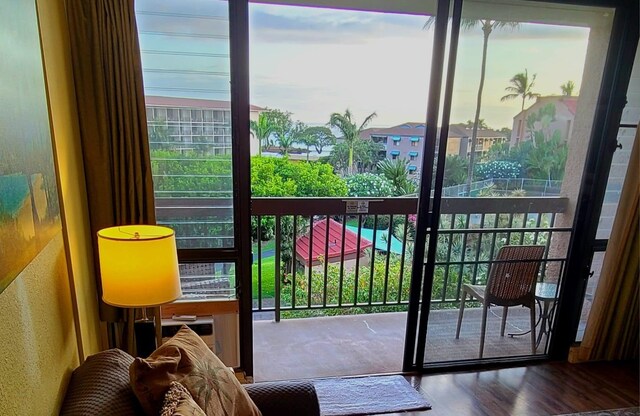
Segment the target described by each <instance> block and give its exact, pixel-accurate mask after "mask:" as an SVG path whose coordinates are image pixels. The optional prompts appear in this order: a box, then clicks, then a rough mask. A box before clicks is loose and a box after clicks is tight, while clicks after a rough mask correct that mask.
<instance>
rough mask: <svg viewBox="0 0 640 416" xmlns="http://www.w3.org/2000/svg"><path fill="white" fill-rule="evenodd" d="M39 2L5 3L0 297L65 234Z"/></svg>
mask: <svg viewBox="0 0 640 416" xmlns="http://www.w3.org/2000/svg"><path fill="white" fill-rule="evenodd" d="M37 22H38V20H37V16H36V9H35V2H34V1H33V0H12V1H3V2H0V56H1V57H2V58H0V292H2V291H4V289H6V287H7V286H8V285H9V284H10V283H11V282H12V281H13V280H14V279H15V278H16V276H17V275H18V274H19V273H20V271H21V270H22V269H24V267H25V266H26V265H28V264H29V263H30V262H31V261H32V260H33V258H34V257H35V256H36V255H37V254H38V253H39V252H40V251H41V250H42V249H43V248H44V247H45V245H46V244H47V243H48V242H49V241H50V240H51V239H52V238H53V237H54V236H55V235H56V234H57V233H58V232H59V231H60V206H59V201H58V190H57V185H56V176H55V168H54V162H53V150H52V143H51V130H50V124H49V111H48V106H47V97H46V93H45V82H44V71H43V65H42V55H41V49H40V37H39V31H38V23H37Z"/></svg>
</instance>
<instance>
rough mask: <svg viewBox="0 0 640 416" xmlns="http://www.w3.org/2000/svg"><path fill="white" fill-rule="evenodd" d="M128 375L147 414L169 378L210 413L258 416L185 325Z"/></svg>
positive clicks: (160, 398) (158, 403)
mask: <svg viewBox="0 0 640 416" xmlns="http://www.w3.org/2000/svg"><path fill="white" fill-rule="evenodd" d="M129 374H130V376H131V387H132V388H133V391H134V393H135V395H136V397H137V398H138V401H139V402H140V404H141V405H142V407H143V408H144V410H145V412H146V413H147V414H149V415H157V414H158V413H159V412H160V408H161V406H162V402H163V399H164V396H165V394H166V393H167V391H168V390H169V387H170V385H171V382H172V381H177V382H180V384H182V385H183V386H185V387H186V388H187V390H189V393H191V395H192V396H193V399H194V400H195V402H196V403H197V404H198V406H200V408H202V410H204V412H205V413H206V414H207V415H209V416H214V415H215V416H217V415H228V416H256V415H260V411H259V410H258V408H257V407H256V405H255V404H254V403H253V401H252V400H251V398H250V397H249V395H248V394H247V392H246V391H245V389H244V388H242V386H241V385H240V383H239V382H238V380H237V379H236V377H235V375H234V374H233V372H231V371H229V369H228V368H227V367H226V366H225V365H224V364H223V363H222V361H220V359H219V358H218V357H216V356H215V354H214V353H213V352H211V350H210V349H209V348H208V347H207V345H206V344H205V343H204V341H202V339H201V338H200V337H199V336H198V335H197V334H196V333H195V332H193V331H192V330H191V329H189V327H187V326H186V325H183V326H182V328H181V329H180V331H178V333H177V334H176V335H175V336H174V337H173V338H171V339H170V340H169V341H167V342H165V343H164V344H163V345H162V346H161V347H160V348H158V349H157V350H155V351H154V352H153V353H152V354H151V355H150V356H149V357H148V358H136V360H135V361H134V362H133V363H132V364H131V367H130V368H129Z"/></svg>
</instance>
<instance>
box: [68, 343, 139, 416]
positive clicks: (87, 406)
mask: <svg viewBox="0 0 640 416" xmlns="http://www.w3.org/2000/svg"><path fill="white" fill-rule="evenodd" d="M131 363H133V357H132V356H130V355H129V354H127V353H126V352H124V351H121V350H118V349H111V350H107V351H103V352H100V353H98V354H95V355H92V356H90V357H88V358H87V359H86V361H85V362H84V363H83V364H82V365H80V366H79V367H78V368H76V369H75V370H74V372H73V374H72V375H71V381H70V382H69V387H68V388H67V394H66V396H65V398H64V402H63V404H62V409H61V411H60V414H61V415H63V416H86V415H115V416H134V415H139V414H142V409H141V408H140V405H139V404H138V401H137V400H136V397H135V396H134V394H133V390H131V385H130V384H129V366H130V365H131Z"/></svg>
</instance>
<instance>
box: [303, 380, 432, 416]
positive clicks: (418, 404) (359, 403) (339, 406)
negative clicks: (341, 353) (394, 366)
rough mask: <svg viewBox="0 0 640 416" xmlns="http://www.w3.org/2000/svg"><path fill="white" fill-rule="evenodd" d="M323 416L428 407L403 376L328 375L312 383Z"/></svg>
mask: <svg viewBox="0 0 640 416" xmlns="http://www.w3.org/2000/svg"><path fill="white" fill-rule="evenodd" d="M313 384H314V385H315V388H316V393H317V395H318V401H319V402H320V413H321V414H322V416H355V415H371V414H381V413H391V412H401V411H406V410H424V409H430V408H431V405H430V404H429V402H427V401H426V400H425V399H424V397H422V395H421V394H420V393H418V392H417V391H416V390H415V389H414V388H413V387H411V385H410V384H409V382H408V381H407V380H405V378H404V377H402V376H378V377H357V378H330V379H324V380H316V381H314V382H313Z"/></svg>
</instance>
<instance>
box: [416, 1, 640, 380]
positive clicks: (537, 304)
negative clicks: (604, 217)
mask: <svg viewBox="0 0 640 416" xmlns="http://www.w3.org/2000/svg"><path fill="white" fill-rule="evenodd" d="M623 13H624V12H622V11H621V9H616V8H613V7H596V6H579V5H566V4H558V3H549V2H537V1H536V2H534V1H517V0H514V1H512V0H508V1H497V0H495V1H494V0H487V1H472V0H467V1H464V2H463V1H454V2H451V3H450V2H448V1H440V2H439V5H438V13H437V16H435V17H432V18H430V19H428V20H427V21H426V22H425V23H426V25H425V27H427V28H433V29H434V30H435V34H434V39H435V41H434V42H435V43H434V53H433V60H432V73H431V88H430V96H429V107H428V109H427V114H428V117H427V131H426V149H425V157H426V158H427V159H425V163H424V168H423V169H424V170H423V173H422V189H421V194H420V202H419V209H418V210H419V213H418V233H417V237H416V253H423V252H424V256H417V255H416V256H415V258H414V264H413V275H414V279H413V286H412V292H411V302H410V309H409V316H408V325H407V343H406V345H405V356H404V368H405V369H411V368H418V369H419V368H424V367H430V366H441V365H444V364H446V365H453V364H464V363H469V362H475V361H478V360H505V359H507V360H522V359H531V358H535V357H544V356H548V355H549V354H551V353H553V354H554V355H558V354H562V351H564V354H566V350H567V349H568V344H567V343H566V342H564V341H563V340H562V339H561V338H562V337H560V338H559V340H555V339H554V328H556V327H558V325H567V323H568V322H571V321H572V320H573V319H574V318H573V317H574V316H576V315H577V314H578V313H579V311H577V312H576V310H575V309H576V308H573V309H572V308H569V307H568V305H569V304H570V301H569V299H571V298H572V297H576V296H578V297H579V294H580V285H581V284H582V282H583V281H584V279H586V277H587V276H586V274H587V273H588V269H586V268H584V267H583V265H582V264H581V262H580V261H579V258H580V256H584V254H583V253H582V252H581V250H580V248H579V246H578V245H577V244H576V243H575V238H581V240H582V241H584V240H585V239H591V240H593V239H594V238H595V234H594V235H589V234H588V233H586V231H587V230H588V223H589V221H590V216H591V215H593V212H594V210H595V211H596V212H597V210H599V207H600V204H601V203H602V200H601V199H598V195H599V192H600V193H602V192H601V191H603V190H604V189H602V190H600V189H599V188H600V187H602V188H603V186H600V185H601V184H600V185H598V183H595V184H594V182H593V180H592V178H593V175H594V174H598V173H600V172H603V171H604V172H605V173H606V170H605V169H607V170H608V165H607V163H610V161H611V154H612V153H613V150H612V148H611V146H608V147H607V149H608V150H607V153H606V154H602V157H603V158H604V162H605V163H604V164H603V163H600V164H598V163H595V158H594V152H596V151H597V150H596V149H597V148H598V146H601V145H602V144H603V143H607V142H609V143H611V141H612V140H615V130H612V129H611V128H610V126H606V125H605V124H603V123H605V119H606V117H605V114H604V113H603V111H602V109H603V108H610V109H611V114H610V116H611V115H614V114H616V112H618V114H619V112H620V111H621V106H620V102H612V101H611V98H612V93H613V91H612V87H613V86H615V85H616V84H615V83H614V79H613V78H612V75H611V74H613V73H615V72H616V65H620V62H621V61H620V60H621V59H623V56H626V55H624V53H623V51H622V50H621V49H620V48H619V42H623V43H624V42H628V47H632V48H634V49H635V44H636V43H637V26H636V30H635V33H636V34H635V39H634V36H633V33H631V34H630V37H629V38H625V36H624V34H623V31H621V28H623V27H624V26H625V25H626V24H628V23H629V22H626V18H625V16H624V14H623ZM625 22H626V23H625ZM636 25H637V19H636ZM610 45H613V46H610ZM624 59H626V60H629V58H628V57H625V58H624ZM632 59H633V55H631V60H632ZM624 78H625V75H622V82H625V81H624ZM626 78H627V81H628V74H627V75H626ZM618 81H620V80H616V82H618ZM625 90H626V88H625V89H622V91H623V92H624V91H625ZM618 107H619V108H618ZM618 117H619V115H618ZM609 121H611V119H609ZM618 121H619V120H618ZM616 123H617V122H616ZM429 126H434V127H433V128H431V129H430V127H429ZM435 126H437V128H436V127H435ZM612 132H613V135H612V134H611V133H612ZM607 160H608V162H607ZM594 185H598V186H594ZM427 201H429V202H427ZM595 218H597V216H596V217H595ZM577 236H582V237H577ZM415 276H423V279H416V277H415Z"/></svg>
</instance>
